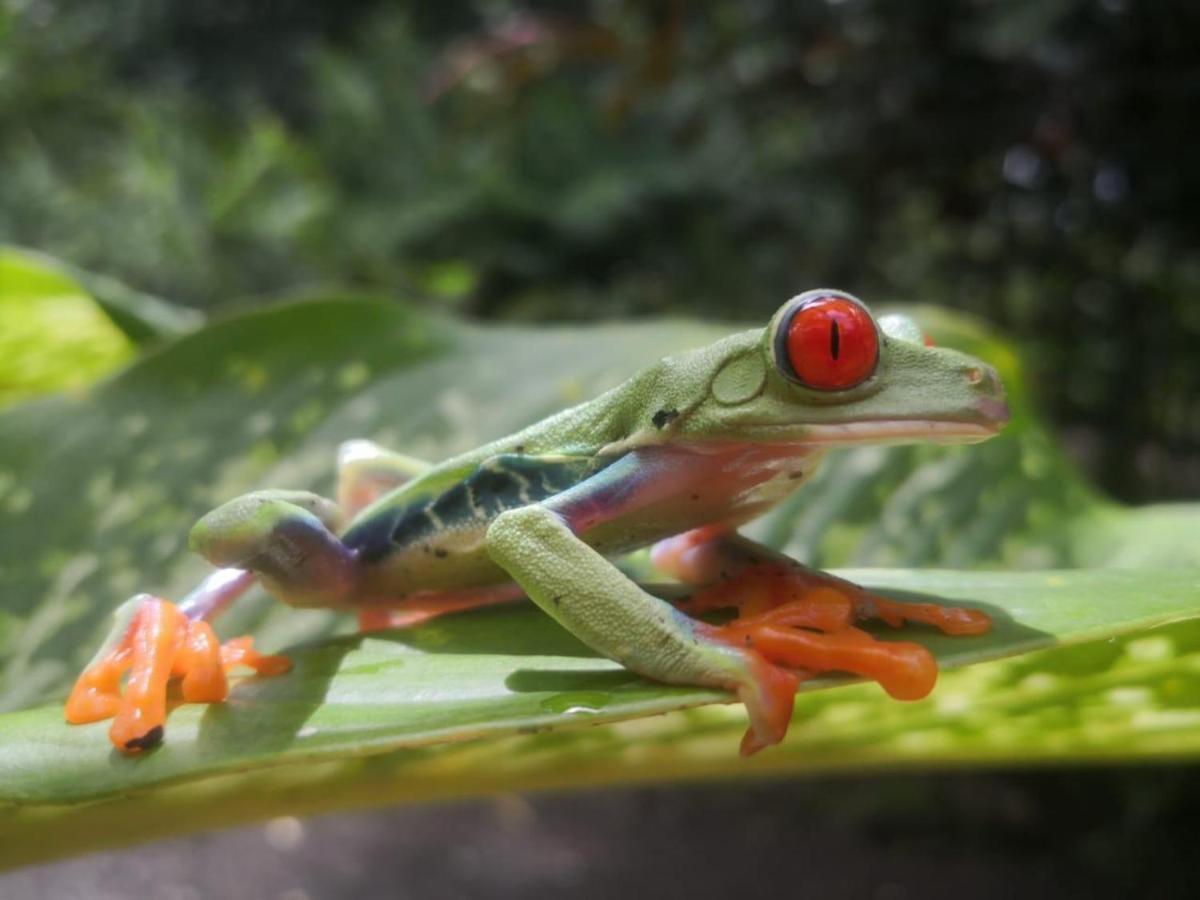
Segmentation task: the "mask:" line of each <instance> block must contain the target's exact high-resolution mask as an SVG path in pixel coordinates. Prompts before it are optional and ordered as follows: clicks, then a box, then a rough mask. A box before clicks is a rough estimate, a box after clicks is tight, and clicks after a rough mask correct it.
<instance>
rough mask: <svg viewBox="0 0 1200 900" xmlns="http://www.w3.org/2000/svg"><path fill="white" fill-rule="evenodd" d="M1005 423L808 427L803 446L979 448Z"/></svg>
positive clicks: (916, 422) (917, 422) (923, 422)
mask: <svg viewBox="0 0 1200 900" xmlns="http://www.w3.org/2000/svg"><path fill="white" fill-rule="evenodd" d="M1005 421H1007V420H1004V421H1000V422H948V421H936V420H933V419H879V420H876V421H871V420H866V421H860V422H847V423H845V424H826V425H807V426H805V428H804V436H803V438H802V440H803V442H804V443H806V444H816V445H819V446H822V447H853V446H855V445H858V444H909V443H913V442H918V441H919V442H921V443H931V444H977V443H979V442H980V441H986V440H987V439H988V438H990V437H994V436H995V435H996V434H997V433H998V432H999V431H1000V429H1001V428H1003V427H1004V424H1005Z"/></svg>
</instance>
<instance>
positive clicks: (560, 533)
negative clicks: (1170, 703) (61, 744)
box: [66, 289, 1008, 754]
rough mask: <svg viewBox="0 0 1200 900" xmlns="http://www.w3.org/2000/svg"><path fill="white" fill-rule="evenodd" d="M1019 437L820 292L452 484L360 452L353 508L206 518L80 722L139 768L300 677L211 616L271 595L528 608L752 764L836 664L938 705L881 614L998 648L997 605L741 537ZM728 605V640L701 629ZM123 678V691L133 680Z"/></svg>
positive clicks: (996, 405)
mask: <svg viewBox="0 0 1200 900" xmlns="http://www.w3.org/2000/svg"><path fill="white" fill-rule="evenodd" d="M1007 419H1008V408H1007V406H1006V404H1005V401H1004V391H1003V387H1002V385H1001V383H1000V379H999V378H998V377H997V375H996V372H995V371H994V370H993V369H992V368H990V367H989V366H987V365H985V364H984V363H982V362H980V361H979V360H977V359H974V358H972V357H969V356H965V355H964V354H962V353H959V352H956V351H954V350H950V349H945V348H940V347H934V346H932V345H930V344H928V343H927V342H925V341H924V340H923V339H922V336H921V333H920V330H919V329H918V328H917V326H916V324H915V323H914V322H913V321H912V320H910V319H907V318H905V317H902V316H887V317H884V318H882V319H879V320H876V319H875V318H874V317H873V316H872V315H871V313H870V312H869V311H868V309H867V307H866V306H864V305H863V304H862V303H861V302H860V301H859V300H858V299H856V298H855V297H853V296H851V295H849V294H847V293H844V292H841V291H836V290H825V289H822V290H813V291H808V292H806V293H803V294H800V295H799V296H797V297H794V298H792V299H791V300H789V301H788V302H787V303H785V304H784V305H783V306H782V307H781V308H780V309H779V311H778V312H777V313H776V314H775V316H774V317H773V318H772V319H771V321H770V323H769V324H768V325H767V326H766V327H765V328H758V329H754V330H751V331H743V332H741V333H739V334H734V335H731V336H729V337H727V338H725V339H723V340H720V341H718V342H717V343H715V344H712V345H711V346H708V347H704V348H701V349H698V350H693V351H691V352H687V353H682V354H679V355H677V356H672V357H668V358H666V359H663V360H662V361H660V362H658V363H656V364H655V365H653V366H650V367H649V368H647V369H645V370H643V371H641V372H639V373H637V374H636V375H634V376H633V377H632V378H630V379H629V380H628V381H626V382H625V383H623V384H621V385H620V386H619V387H616V388H614V389H613V390H610V391H609V392H607V393H605V394H603V395H601V396H599V397H597V398H595V399H594V400H591V401H589V402H585V403H583V404H581V405H579V406H576V407H574V408H571V409H567V410H564V411H562V412H559V413H557V414H555V415H552V416H550V417H549V418H547V419H544V420H543V421H541V422H538V423H536V424H534V425H531V426H529V427H528V428H526V429H524V430H523V431H519V432H517V433H516V434H513V435H510V436H508V437H505V438H501V439H500V440H497V441H493V442H492V443H489V444H485V445H484V446H482V447H479V448H478V449H475V450H472V451H470V452H468V453H464V454H462V455H460V456H456V457H453V458H452V459H448V460H446V461H445V462H442V463H439V464H437V465H430V464H426V463H423V462H420V461H418V460H415V459H412V458H410V457H408V456H404V455H400V454H396V453H392V452H389V451H387V450H384V449H382V448H381V447H378V446H377V445H375V444H372V443H370V442H368V441H361V440H359V441H350V442H348V443H346V444H344V445H343V446H342V448H341V450H340V455H339V471H338V476H339V485H338V490H337V499H336V502H335V501H333V500H329V499H326V498H324V497H320V496H317V495H315V494H311V493H307V492H301V491H286V490H263V491H255V492H253V493H250V494H246V495H244V496H241V497H238V498H236V499H234V500H231V501H229V502H228V503H226V504H224V505H222V506H220V507H218V508H217V509H215V510H213V511H212V512H210V513H208V514H207V515H206V516H204V517H203V518H202V519H200V521H199V522H198V523H197V524H196V525H195V527H194V528H193V529H192V532H191V547H192V548H193V549H194V550H196V551H198V552H199V553H201V554H202V555H203V556H205V557H206V558H207V559H208V560H209V561H210V562H212V563H213V564H214V565H215V566H217V567H219V568H218V570H217V571H216V572H214V573H213V574H212V575H211V576H210V577H209V578H208V579H206V580H205V581H204V582H203V583H202V584H201V585H200V586H199V587H198V588H197V589H196V590H195V591H193V592H192V593H191V594H189V595H188V596H187V597H186V598H184V599H183V600H182V601H181V602H180V603H179V604H178V605H176V604H173V603H170V602H168V601H166V600H163V599H160V598H157V597H152V596H149V595H145V594H142V595H138V596H137V597H134V598H132V599H131V600H130V601H129V602H128V603H126V604H125V606H124V607H122V610H123V611H124V612H123V613H122V614H121V615H120V616H119V625H118V627H117V628H115V629H114V631H113V634H112V636H111V637H110V640H109V641H108V643H107V644H106V646H105V647H104V648H102V650H101V651H100V653H99V654H98V655H97V657H96V659H95V660H94V661H93V663H92V664H91V665H90V666H88V668H87V669H86V670H85V671H84V672H83V674H82V675H80V677H79V679H78V681H77V683H76V684H75V687H74V689H73V691H72V693H71V696H70V698H69V700H68V702H67V705H66V717H67V720H68V721H69V722H72V723H81V722H91V721H96V720H99V719H105V718H110V717H111V718H112V719H113V724H112V728H111V730H110V737H111V739H112V742H113V743H114V744H115V745H116V746H117V747H118V748H119V749H121V750H123V751H126V752H138V751H141V750H145V749H147V748H149V747H151V746H153V745H154V744H156V743H157V742H158V741H160V740H161V739H162V737H163V728H164V723H165V719H166V697H167V687H168V683H169V682H170V681H171V679H174V678H179V679H181V691H182V695H183V698H184V699H185V700H186V701H189V702H196V703H215V702H219V701H221V700H223V699H224V698H225V696H226V694H227V693H228V683H227V680H226V678H227V671H228V670H229V669H231V668H232V667H234V666H237V665H242V666H249V667H250V668H251V669H254V670H255V671H257V672H258V673H259V674H262V675H272V674H280V675H282V673H284V672H286V671H287V669H288V662H287V660H286V659H285V658H284V657H280V656H263V655H261V654H259V653H258V652H257V651H255V650H254V648H253V646H252V644H251V641H250V639H249V638H239V639H235V640H232V641H229V642H227V643H226V644H224V645H223V646H222V645H221V644H220V643H219V642H218V641H217V639H216V637H215V636H214V634H213V631H212V628H211V626H210V624H209V620H210V619H211V618H212V617H213V616H215V615H216V614H217V613H219V612H220V611H221V610H223V609H224V608H226V607H227V606H228V605H229V604H230V603H231V602H232V601H233V600H234V599H235V598H236V597H238V596H239V595H241V594H242V593H243V592H245V591H246V589H247V588H249V587H250V586H251V585H252V584H254V583H255V582H257V583H259V584H261V585H262V586H263V587H264V588H265V589H266V590H267V591H268V592H269V593H271V594H273V595H274V596H275V597H277V598H278V599H280V600H282V601H284V602H285V603H288V604H290V605H292V606H295V607H326V608H332V609H338V610H348V611H353V612H356V613H357V614H358V617H359V622H360V625H361V627H362V628H364V629H368V630H369V629H378V628H389V627H400V626H405V625H412V624H415V623H417V622H420V621H422V620H424V619H427V618H429V617H432V616H435V615H440V614H442V613H446V612H450V611H454V610H459V609H464V608H469V607H474V606H481V605H485V604H490V603H497V602H501V601H509V600H514V599H517V598H520V597H528V598H530V599H531V600H532V601H533V602H534V603H536V604H537V605H538V606H539V607H540V608H541V609H542V610H543V611H544V612H545V613H546V614H547V615H549V616H551V617H552V618H553V619H554V620H555V621H557V622H558V623H559V624H561V625H562V626H563V627H564V628H566V629H567V630H568V631H570V632H571V633H572V634H574V635H575V636H576V637H578V638H579V639H580V640H581V641H583V642H584V643H585V644H587V645H588V646H589V647H591V648H592V649H594V650H595V651H597V652H598V653H601V654H603V655H604V656H607V657H609V658H611V659H613V660H616V661H618V662H620V663H621V664H622V665H624V666H626V667H628V668H629V669H632V670H633V671H635V672H638V673H641V674H642V675H644V676H646V677H648V678H651V679H656V680H659V681H663V682H668V683H671V684H684V685H704V686H712V687H717V688H724V689H728V690H730V691H733V692H735V693H736V695H737V697H738V698H739V699H740V700H741V701H742V702H743V703H744V704H745V706H746V710H747V712H748V714H749V720H750V727H749V730H748V731H747V733H746V736H745V738H744V739H743V741H742V752H743V753H744V754H749V753H753V752H755V751H757V750H759V749H761V748H763V747H766V746H768V745H770V744H774V743H777V742H778V741H780V740H782V739H783V737H784V735H785V734H786V732H787V728H788V723H789V720H790V718H791V712H792V704H793V699H794V695H795V692H796V688H797V685H798V683H799V682H800V680H802V679H804V678H806V677H810V676H812V675H814V674H815V673H820V672H826V671H831V670H838V671H844V672H850V673H854V674H857V675H860V676H862V677H865V678H869V679H873V680H875V681H877V682H879V684H880V685H882V686H883V688H884V689H885V690H886V691H887V692H888V693H889V694H891V695H892V696H893V697H896V698H898V699H916V698H920V697H923V696H925V695H926V694H928V693H929V691H930V690H932V688H933V684H934V681H935V679H936V677H937V665H936V663H935V662H934V660H933V657H932V656H931V655H930V654H929V653H928V651H926V650H925V649H924V648H923V647H921V646H920V645H918V644H915V643H907V642H892V641H880V640H877V639H876V638H875V637H873V636H872V635H871V634H869V633H868V632H866V631H863V630H861V629H859V628H857V627H855V622H856V621H858V620H860V619H865V618H871V617H875V618H879V619H882V620H883V621H884V622H887V623H889V624H892V625H900V624H902V623H903V622H905V621H913V622H922V623H927V624H930V625H933V626H935V627H937V628H940V629H941V630H942V631H944V632H947V633H952V634H978V633H981V632H984V631H986V630H987V629H988V627H989V625H990V622H989V619H988V617H987V616H986V615H985V614H984V613H982V612H978V611H974V610H969V609H958V608H950V607H943V606H938V605H932V604H930V605H926V604H904V603H899V602H896V601H892V600H888V599H885V598H882V597H879V596H875V595H872V594H870V593H868V592H866V591H865V590H863V589H862V588H859V587H857V586H855V585H853V584H851V583H849V582H847V581H844V580H842V579H839V578H836V577H833V576H831V575H827V574H824V573H821V572H817V571H814V570H811V569H808V568H805V567H803V566H802V565H800V564H799V563H797V562H794V561H792V560H791V559H788V558H787V557H784V556H781V555H780V554H778V553H776V552H775V551H773V550H770V549H768V548H766V547H763V546H760V545H758V544H756V543H753V542H751V541H750V540H748V539H746V538H744V537H742V536H740V535H739V534H738V533H737V529H738V527H739V526H741V525H743V524H744V523H746V522H748V521H749V520H751V519H753V518H754V517H756V516H758V515H760V514H761V513H763V512H764V511H765V510H767V509H769V508H770V507H771V506H773V505H774V504H776V503H778V502H779V501H780V500H782V499H783V498H784V497H786V496H788V495H789V494H791V493H792V492H793V491H795V490H796V489H797V488H799V487H800V486H801V485H802V484H803V483H804V481H805V480H806V479H807V478H808V477H809V476H810V475H812V473H813V470H814V469H815V468H816V466H817V464H818V463H819V462H820V460H821V457H822V456H823V455H824V453H825V452H826V451H827V450H829V449H831V448H835V447H848V446H855V445H861V444H880V443H888V444H890V443H913V442H926V441H927V442H933V443H939V444H946V443H969V442H975V441H981V440H984V439H986V438H989V437H991V436H992V435H994V434H996V432H997V431H999V430H1000V428H1001V427H1003V425H1004V424H1005V422H1006V421H1007ZM647 546H651V547H652V548H653V549H652V552H651V557H652V559H653V561H654V563H655V564H656V565H657V566H658V567H659V568H661V569H662V570H664V571H665V572H666V573H668V574H669V575H671V576H673V577H674V578H676V579H678V580H679V581H681V582H683V583H684V584H685V585H689V586H691V588H692V589H693V592H692V594H691V596H690V597H688V598H687V599H686V600H683V601H680V602H679V603H670V602H666V601H664V600H662V599H659V598H658V597H657V596H654V595H652V594H651V593H649V592H647V591H646V590H645V589H643V587H641V586H639V585H638V584H637V583H636V582H634V581H633V580H631V579H630V578H629V577H627V576H626V575H625V574H624V573H623V572H622V571H621V570H620V569H619V568H618V567H617V566H616V565H614V563H613V562H612V561H611V560H612V559H613V558H614V557H617V556H619V555H621V554H624V553H628V552H630V551H632V550H635V549H638V548H642V547H647ZM717 608H732V609H735V610H736V611H737V618H735V619H733V620H732V621H729V622H728V624H724V625H713V624H708V623H706V622H705V621H703V620H702V619H699V618H694V616H695V615H696V614H698V613H704V612H707V611H709V610H714V609H717ZM123 680H124V681H123Z"/></svg>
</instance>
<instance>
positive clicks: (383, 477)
mask: <svg viewBox="0 0 1200 900" xmlns="http://www.w3.org/2000/svg"><path fill="white" fill-rule="evenodd" d="M430 468H432V466H431V464H430V463H427V462H425V461H424V460H421V459H416V458H414V457H412V456H406V455H404V454H403V453H396V452H394V451H392V450H388V449H387V448H385V447H381V446H379V445H378V444H376V443H375V442H374V441H367V440H362V439H359V440H353V441H345V442H343V443H342V444H341V446H339V447H338V452H337V502H338V506H340V507H341V508H342V511H343V513H345V515H346V516H347V517H350V516H353V515H354V514H355V513H357V512H358V511H359V510H360V509H363V508H365V507H367V506H369V505H370V504H372V503H374V502H375V501H376V500H377V499H378V498H379V497H382V496H383V495H384V494H386V493H388V492H389V491H393V490H395V489H396V488H398V487H400V486H401V485H402V484H404V483H405V482H408V481H411V480H412V479H414V478H417V477H419V476H421V475H423V474H424V473H425V472H427V471H428V470H429V469H430Z"/></svg>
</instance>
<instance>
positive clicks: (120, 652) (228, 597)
mask: <svg viewBox="0 0 1200 900" xmlns="http://www.w3.org/2000/svg"><path fill="white" fill-rule="evenodd" d="M218 576H219V577H218ZM252 581H253V579H252V577H251V576H249V574H248V573H245V572H242V573H236V574H235V575H233V576H232V577H231V575H230V573H229V572H225V573H215V574H214V576H213V577H211V578H210V579H209V580H208V581H206V583H205V585H202V586H201V588H199V589H198V590H197V591H194V592H193V593H192V594H191V595H189V599H193V600H194V601H195V602H193V603H192V604H191V605H190V606H189V605H188V603H187V601H185V602H184V603H183V604H180V605H179V606H176V605H175V604H174V603H170V602H168V601H166V600H163V599H160V598H158V597H152V596H150V595H149V594H141V595H138V596H136V597H134V598H132V599H131V600H129V601H128V602H126V603H125V604H124V605H123V606H122V607H121V608H120V609H119V610H118V611H117V619H118V623H117V626H116V628H114V630H113V633H112V637H111V639H110V640H109V641H107V642H106V644H105V646H104V647H103V648H102V649H101V651H100V652H99V653H98V654H97V656H96V658H95V659H94V660H93V662H92V663H91V665H89V666H88V667H87V668H86V669H85V670H84V671H83V674H81V675H80V676H79V679H78V680H77V681H76V682H75V686H74V688H73V689H72V691H71V695H70V697H69V698H68V699H67V705H66V709H65V716H66V719H67V721H68V722H70V723H71V724H75V725H78V724H83V723H86V722H96V721H100V720H102V719H109V718H111V719H112V720H113V724H112V727H111V728H110V729H109V738H110V739H111V740H112V742H113V744H114V745H115V746H116V747H117V748H118V749H120V750H123V751H125V752H137V751H141V750H146V749H148V748H150V747H153V746H154V745H155V744H157V743H158V742H159V741H160V740H161V739H162V736H163V728H164V724H165V721H166V715H167V695H168V685H169V683H170V681H171V680H172V679H176V678H177V679H179V680H180V692H181V695H182V699H183V701H184V702H185V703H218V702H220V701H222V700H224V699H225V697H226V696H227V695H228V693H229V683H228V679H227V677H226V674H227V672H228V671H229V670H231V669H233V668H234V667H236V666H239V665H242V666H247V667H249V668H251V669H253V670H254V671H255V672H257V673H259V674H261V675H274V674H279V673H281V672H286V671H287V669H288V668H289V665H290V664H289V663H288V661H287V659H285V658H284V657H281V656H264V655H262V654H260V653H258V652H257V651H256V650H254V648H253V645H252V643H251V639H250V638H238V639H236V640H233V641H229V642H228V643H227V644H225V645H224V646H222V645H221V644H220V643H219V642H218V641H217V638H216V635H215V634H214V633H213V630H212V626H211V625H209V623H208V622H207V621H205V618H204V614H214V613H215V612H216V611H218V610H219V609H221V608H223V607H224V606H225V605H227V604H228V603H229V602H231V601H232V599H234V598H235V597H236V596H238V595H240V594H241V593H243V592H244V591H245V589H246V587H248V586H249V584H250V583H252ZM210 594H211V595H212V596H208V595H210ZM126 676H127V677H126ZM122 679H125V684H124V690H122V684H121V682H122Z"/></svg>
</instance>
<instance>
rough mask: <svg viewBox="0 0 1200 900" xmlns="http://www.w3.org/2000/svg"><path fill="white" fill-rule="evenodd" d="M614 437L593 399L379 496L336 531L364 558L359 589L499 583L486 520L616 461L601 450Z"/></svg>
mask: <svg viewBox="0 0 1200 900" xmlns="http://www.w3.org/2000/svg"><path fill="white" fill-rule="evenodd" d="M598 399H603V398H598ZM622 436H623V435H622V429H621V427H620V423H614V422H612V421H611V420H609V419H608V418H607V417H606V416H605V415H604V406H603V404H601V403H598V402H597V401H593V402H592V403H590V404H583V405H581V406H579V407H575V408H573V409H570V410H567V411H565V412H563V413H559V414H557V415H555V416H552V417H550V418H549V419H546V420H543V421H542V422H539V423H537V424H536V425H533V426H531V427H529V428H527V429H525V430H524V431H521V432H519V433H517V434H515V435H511V436H510V437H508V438H505V439H502V440H500V441H495V442H493V443H491V444H487V445H484V446H483V447H480V448H477V449H475V450H472V451H470V452H468V453H465V454H462V455H460V456H457V457H454V458H452V459H448V460H446V461H445V462H443V463H440V464H439V465H437V466H435V467H433V468H432V469H430V470H429V471H428V472H426V473H425V474H424V475H422V476H420V477H419V478H417V479H414V480H413V481H411V482H409V483H407V484H405V485H404V486H402V487H400V488H398V489H397V490H395V491H393V492H392V493H390V494H388V495H387V496H385V497H382V498H380V499H379V500H378V501H376V502H375V503H373V504H371V506H369V507H367V508H366V509H364V510H363V511H362V512H360V513H359V514H358V515H357V516H356V517H355V518H354V520H353V521H352V522H351V523H350V524H349V526H348V527H347V528H346V529H345V531H344V532H343V534H342V540H343V542H344V543H345V544H346V545H347V546H348V547H350V548H351V549H353V550H355V551H356V552H357V554H358V558H359V560H360V561H361V562H362V563H363V564H364V565H363V570H364V573H365V578H366V579H367V581H368V585H367V586H366V589H367V592H368V593H372V594H375V593H383V594H387V595H390V596H403V595H404V594H408V593H413V592H416V591H422V590H453V589H458V588H463V587H473V586H477V585H480V584H488V583H492V582H494V581H497V580H501V579H503V577H504V576H503V574H502V573H501V572H500V571H499V569H497V568H496V567H495V566H494V564H493V563H492V562H491V560H490V559H489V558H488V556H487V552H486V549H485V547H484V540H485V536H486V534H487V529H488V526H489V525H491V523H492V522H493V521H494V520H495V519H496V517H497V516H499V515H500V514H501V513H502V512H504V511H506V510H509V509H515V508H517V507H521V506H526V505H529V504H531V503H539V502H541V501H543V500H546V499H547V498H549V497H551V496H553V495H555V494H558V493H561V492H562V491H565V490H567V489H569V488H571V487H573V486H574V485H576V484H579V483H580V482H581V481H584V480H586V479H587V478H590V477H591V476H592V475H594V474H595V473H596V472H599V471H601V470H602V469H604V468H605V467H606V466H608V465H609V464H611V463H612V462H614V461H615V460H616V459H617V458H618V455H616V454H606V453H604V452H603V451H604V448H605V446H606V445H609V444H611V443H612V442H613V441H614V440H619V439H620V438H621V437H622Z"/></svg>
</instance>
